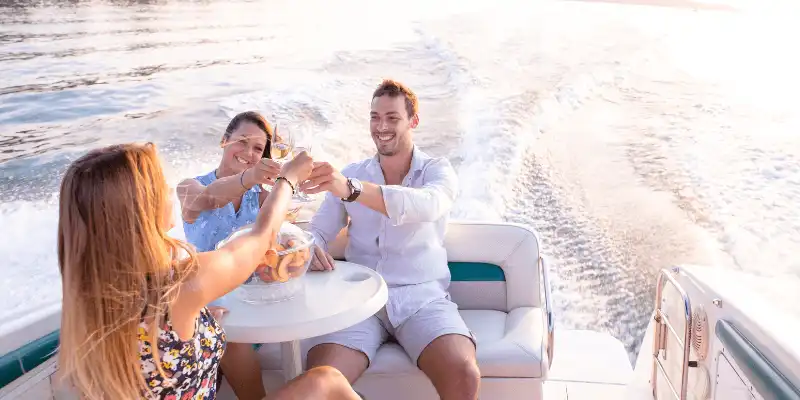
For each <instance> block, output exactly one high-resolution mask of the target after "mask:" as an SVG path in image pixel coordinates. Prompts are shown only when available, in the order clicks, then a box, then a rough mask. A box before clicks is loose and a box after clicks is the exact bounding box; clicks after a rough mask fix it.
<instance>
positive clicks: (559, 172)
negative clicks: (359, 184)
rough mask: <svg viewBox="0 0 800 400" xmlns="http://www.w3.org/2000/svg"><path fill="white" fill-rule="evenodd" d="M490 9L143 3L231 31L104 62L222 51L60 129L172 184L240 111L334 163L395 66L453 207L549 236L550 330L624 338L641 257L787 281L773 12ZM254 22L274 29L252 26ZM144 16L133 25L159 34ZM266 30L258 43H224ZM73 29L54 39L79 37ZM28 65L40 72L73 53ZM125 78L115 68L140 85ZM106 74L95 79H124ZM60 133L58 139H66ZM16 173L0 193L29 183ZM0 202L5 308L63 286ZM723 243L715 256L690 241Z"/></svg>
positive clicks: (794, 157)
mask: <svg viewBox="0 0 800 400" xmlns="http://www.w3.org/2000/svg"><path fill="white" fill-rule="evenodd" d="M744 2H745V1H744V0H743V1H742V3H744ZM514 3H517V4H514ZM493 4H494V3H490V2H485V1H477V0H475V1H468V2H456V1H455V0H450V1H445V2H436V3H431V2H424V1H421V0H420V1H417V0H412V1H411V2H407V3H404V5H405V9H404V12H391V13H390V15H391V20H392V23H393V24H394V25H396V26H397V27H398V28H397V29H386V27H385V26H386V19H384V18H379V17H375V18H361V17H359V18H356V17H354V16H353V14H354V13H353V10H358V11H361V12H362V14H365V15H373V16H374V15H381V13H386V12H387V10H385V9H384V7H382V6H381V5H380V4H377V3H375V2H369V1H366V0H351V1H346V2H345V4H344V5H342V4H341V3H331V2H327V3H326V2H319V3H313V4H312V5H309V4H308V3H303V4H302V5H301V4H300V3H288V2H287V3H286V4H284V5H281V6H280V7H278V6H275V5H273V4H271V3H270V4H266V3H263V4H262V3H258V2H248V3H241V4H240V3H213V2H212V3H209V4H205V5H202V4H193V5H187V4H184V3H180V4H178V3H175V4H172V3H170V5H169V6H164V7H168V9H169V13H166V12H164V13H165V14H169V18H167V17H166V16H163V15H160V14H159V11H158V10H160V9H159V8H158V7H161V6H154V7H153V9H152V10H150V9H148V10H147V11H146V12H147V13H149V14H148V15H150V16H152V17H154V18H156V19H158V18H161V17H164V18H167V19H168V20H169V21H167V22H165V23H164V24H165V27H169V28H179V27H186V26H194V25H200V26H201V27H204V26H205V25H203V24H206V25H208V23H207V21H205V19H206V18H208V15H213V16H215V17H216V18H215V25H216V24H220V25H223V27H222V28H214V30H213V31H212V30H211V28H209V29H206V28H208V27H204V28H203V29H199V30H186V31H183V30H180V29H173V30H171V31H170V32H169V33H165V35H164V36H159V35H158V34H154V35H153V37H154V38H155V39H153V40H156V39H159V40H163V41H164V42H165V43H169V41H170V40H179V41H180V40H188V39H192V38H196V36H204V37H205V36H209V37H216V38H217V39H225V40H229V41H228V42H224V43H213V44H209V45H207V46H205V47H204V46H200V45H192V46H188V45H181V46H177V47H175V48H173V47H171V46H166V47H161V48H155V49H149V48H143V49H141V50H127V51H125V52H119V51H118V52H113V53H108V54H105V55H103V60H104V61H103V64H102V66H105V65H106V64H108V65H109V66H113V68H112V69H111V70H112V72H114V73H117V72H119V71H123V72H124V71H128V70H129V69H131V68H134V67H137V66H140V64H142V65H150V64H154V65H156V64H158V65H160V64H161V61H163V64H167V65H166V67H169V66H170V65H169V64H170V63H172V64H180V65H192V60H194V59H197V60H201V61H208V60H217V59H222V61H232V62H231V63H230V64H225V63H221V64H219V65H212V66H207V67H200V68H185V69H177V70H176V71H174V72H169V71H158V68H155V70H156V71H155V72H154V73H153V74H152V76H148V78H147V80H146V83H144V81H143V82H142V85H149V86H147V87H148V88H150V89H153V90H151V91H140V92H137V93H145V94H147V95H148V96H152V98H150V97H147V96H145V95H144V94H143V95H142V96H144V97H142V99H141V103H143V104H144V103H146V104H148V107H152V109H153V111H154V112H155V111H158V112H159V113H154V114H152V115H148V116H147V117H145V118H141V119H125V118H123V117H122V116H119V117H118V118H116V119H110V120H109V121H110V122H108V123H107V124H104V123H99V122H98V123H97V124H95V125H91V124H90V125H82V126H80V127H72V128H73V129H71V130H70V127H69V126H68V125H69V123H70V121H66V122H64V124H65V125H67V126H66V127H64V128H63V129H64V131H65V132H69V133H70V134H71V135H74V136H80V138H81V139H83V138H84V137H83V136H81V134H83V133H84V132H83V131H91V132H89V133H88V134H87V136H86V137H88V138H90V139H91V138H93V136H92V135H96V136H101V137H102V139H100V143H107V142H110V141H113V140H116V139H119V138H126V139H127V138H136V139H141V138H143V137H144V138H147V139H152V140H155V141H156V142H157V143H158V144H159V146H160V148H161V149H162V157H163V160H164V164H165V168H166V173H167V176H168V181H169V182H170V184H172V185H174V184H176V183H177V182H178V181H179V180H180V179H182V178H186V177H193V176H197V175H200V174H204V173H206V172H208V171H210V170H211V169H213V168H215V167H216V165H217V163H218V160H219V156H220V153H219V150H218V147H217V145H218V140H219V135H221V133H222V129H224V126H225V125H226V124H227V120H228V119H229V118H230V117H232V116H233V115H234V114H236V113H238V112H241V111H244V110H249V109H255V110H259V111H261V112H263V113H265V114H266V115H267V116H268V117H270V118H271V117H272V116H276V117H278V118H279V121H283V122H285V123H287V124H290V125H291V126H292V130H295V129H297V130H307V131H309V132H313V134H314V137H315V138H316V140H315V143H314V147H313V151H312V153H313V154H314V156H315V157H316V158H318V159H324V160H326V161H330V162H331V163H333V164H334V165H336V166H338V167H342V166H344V165H345V164H347V163H349V162H352V161H356V160H360V159H362V158H364V157H367V156H370V155H372V154H373V152H374V144H373V143H372V141H371V139H370V137H369V132H368V131H367V126H368V122H367V111H368V107H369V94H370V93H371V91H372V90H373V89H374V86H375V84H376V83H377V81H378V80H379V79H380V78H384V77H394V78H397V79H399V80H401V81H404V82H405V83H408V84H409V85H410V86H411V87H412V88H413V89H415V90H416V91H417V92H418V94H420V98H421V99H423V102H422V104H421V118H422V124H421V127H420V129H419V130H418V132H417V133H416V134H418V136H416V138H417V139H418V143H424V144H425V146H423V149H424V150H428V149H429V148H430V149H431V150H432V152H437V153H438V154H439V155H445V156H447V157H449V158H450V159H451V160H453V162H454V165H456V167H457V173H458V176H459V179H460V186H461V193H460V197H459V198H458V199H457V201H456V204H455V207H454V210H453V212H452V216H453V217H455V218H469V219H482V220H497V219H501V218H515V219H516V220H517V221H521V222H524V223H529V224H537V226H535V227H536V228H537V229H541V230H543V231H544V230H548V231H547V232H548V236H547V237H545V238H544V239H545V243H546V246H548V247H547V248H545V249H544V250H545V252H546V253H548V254H549V255H554V256H555V257H557V258H558V259H557V260H554V261H557V262H558V263H559V264H558V265H556V266H554V272H555V274H554V276H553V277H552V278H553V281H554V282H553V283H554V285H555V286H556V295H557V299H556V300H557V303H556V307H557V308H558V310H560V311H561V313H560V314H559V323H563V324H566V325H567V326H570V327H574V326H577V327H585V328H597V327H605V328H606V329H608V330H610V331H613V332H614V334H616V335H618V336H622V337H625V336H628V337H630V336H635V335H639V334H641V332H639V331H637V330H636V329H638V328H637V326H638V324H640V323H641V322H642V321H639V320H638V319H642V318H639V317H640V316H639V315H637V314H636V312H632V311H631V308H636V307H639V308H642V310H644V311H643V313H647V312H648V305H647V302H648V301H650V297H651V294H650V293H649V289H650V288H651V285H652V284H653V283H654V282H650V281H649V280H648V279H649V278H650V276H651V275H652V271H651V270H652V269H655V268H657V267H661V266H662V265H661V264H663V263H669V262H672V261H675V260H677V261H685V260H687V259H688V260H690V261H698V260H700V261H702V262H704V263H705V262H707V263H710V264H718V265H720V266H721V267H723V268H742V269H746V270H749V271H756V272H758V273H761V274H764V275H771V276H775V277H777V278H778V279H784V277H786V276H789V277H795V278H796V279H800V264H799V263H798V258H797V256H796V255H795V254H793V253H792V251H793V250H794V249H797V248H798V247H800V219H799V218H797V217H796V214H797V212H796V210H795V208H796V207H795V205H796V204H797V202H798V199H800V152H799V151H800V150H799V149H800V142H798V140H799V139H798V138H799V137H800V135H796V134H794V133H795V132H797V131H799V130H800V119H798V117H797V115H800V113H798V108H797V104H798V103H797V101H795V97H796V93H797V92H798V91H800V84H798V83H797V81H798V80H799V79H798V78H797V74H795V73H794V71H797V70H800V65H797V62H794V61H792V60H789V59H788V58H789V57H779V55H781V54H785V53H787V52H788V51H789V48H788V47H782V46H786V45H785V44H783V43H784V42H781V41H779V40H777V39H776V38H790V37H800V35H798V34H796V32H794V31H791V32H790V31H789V30H788V29H789V28H787V26H788V22H791V23H792V24H793V23H794V22H793V21H788V22H787V20H790V18H789V17H788V16H786V15H784V16H783V17H782V19H780V18H778V19H772V20H770V21H772V22H770V21H767V20H766V18H762V19H757V18H755V19H752V20H747V21H746V22H743V21H742V19H745V18H750V17H745V16H743V15H739V14H736V13H727V14H725V13H717V14H713V13H710V12H705V11H699V12H691V11H690V10H685V9H679V8H669V7H642V6H626V5H619V4H614V3H613V2H560V1H559V2H521V1H518V2H515V1H509V2H503V3H501V4H498V5H493ZM490 6H491V7H490ZM309 7H312V8H314V10H315V12H314V13H308V10H309ZM494 7H496V9H492V10H490V8H494ZM101 11H102V12H103V13H120V15H122V16H123V17H124V16H125V15H126V13H128V12H129V11H126V10H125V9H124V8H113V7H109V8H103V9H102V10H101ZM162 11H164V10H162ZM42 12H44V11H42ZM97 12H100V11H97ZM142 12H145V11H142ZM194 12H196V13H197V15H195V14H194ZM36 15H38V17H42V15H39V14H36ZM104 15H105V14H104ZM115 15H116V14H115ZM177 15H180V17H176V16H177ZM262 15H269V17H270V18H269V19H268V20H269V22H270V24H272V25H271V26H273V27H274V26H277V29H275V30H272V31H269V32H267V31H265V29H266V28H264V27H263V26H261V25H259V24H262V23H263V17H262ZM387 15H389V14H387ZM775 16H777V14H776V15H775ZM88 17H92V15H89V16H88ZM48 18H49V17H48ZM192 18H195V19H196V20H192ZM176 19H177V20H178V21H174V20H176ZM184 19H186V21H184ZM775 21H782V22H781V23H785V22H786V23H787V25H785V26H783V25H781V26H775V25H780V24H778V23H776V22H775ZM159 23H160V22H158V21H149V22H147V24H152V26H153V27H155V28H154V29H155V30H156V31H157V30H158V29H161V28H163V27H161V28H160V27H159V26H160V25H159ZM65 24H73V25H71V28H70V29H77V25H74V23H69V22H66V23H65ZM759 24H761V25H759ZM33 25H36V24H33ZM56 25H57V24H56ZM89 25H90V26H91V27H92V29H95V28H97V29H100V28H102V29H107V28H108V27H107V24H104V23H99V24H96V25H93V24H89ZM249 25H252V26H249ZM148 26H150V25H148ZM226 26H228V27H226ZM248 26H249V27H248ZM745 26H746V27H750V29H742V27H745ZM675 27H680V29H675ZM38 28H39V30H38V31H37V32H39V33H46V29H44V28H43V27H41V26H40V27H38ZM13 29H18V28H16V27H15V28H13ZM19 29H22V28H19ZM65 29H66V28H65ZM68 30H69V29H67V31H68ZM795 30H796V29H795ZM214 32H219V35H215V34H214ZM265 32H267V33H265ZM309 32H310V34H309ZM319 32H325V33H326V34H325V35H320V34H319ZM793 32H794V33H793ZM265 35H274V37H272V36H270V37H266V38H264V39H261V40H256V41H249V42H244V41H243V42H241V43H237V42H236V41H230V40H234V39H236V38H238V37H242V38H244V37H249V36H265ZM132 36H136V35H132ZM140 36H141V35H140ZM90 39H91V38H83V39H74V40H73V39H70V40H71V41H70V42H69V43H71V44H70V46H72V45H75V47H81V46H84V47H86V45H90V44H91V40H90ZM65 40H66V39H65ZM124 40H131V41H133V43H130V42H126V43H123V44H125V45H128V44H141V43H142V40H143V39H142V37H138V38H136V39H135V40H134V39H133V38H128V39H126V38H125V37H120V41H124ZM79 45H80V46H79ZM103 45H104V46H105V45H106V44H105V43H104V44H103ZM42 46H44V47H43V48H44V49H45V50H46V51H55V50H63V49H60V48H54V47H53V46H54V44H53V43H49V42H48V43H46V44H42ZM48 46H49V47H48ZM55 46H57V45H55ZM194 46H197V47H194ZM221 48H224V49H226V52H225V54H218V52H219V49H221ZM13 49H16V50H14V51H21V50H20V49H19V48H17V47H15V48H13ZM28 50H30V49H28ZM711 50H714V51H713V53H714V55H713V56H709V54H710V53H711ZM26 51H27V50H26ZM173 52H174V53H175V54H172V53H173ZM92 57H98V55H97V54H88V55H81V54H78V55H76V56H74V57H72V58H65V59H64V61H63V62H66V63H73V64H74V65H76V66H79V67H80V68H82V69H81V73H83V72H85V71H83V68H91V67H92V65H93V64H92V62H91V61H92ZM45 58H46V59H47V60H46V61H41V62H42V63H47V65H48V68H51V67H52V68H56V70H58V71H63V70H64V69H65V68H67V67H68V66H69V65H67V64H64V63H63V62H62V61H59V60H61V59H59V58H54V57H45ZM254 60H255V61H254ZM35 62H39V61H34V63H35ZM3 63H5V62H3ZM17 63H18V64H17ZM237 63H239V64H237ZM6 65H11V64H4V66H6ZM20 65H22V66H25V65H27V64H22V62H21V61H20V62H15V64H13V65H12V66H16V68H17V69H25V71H26V72H24V74H30V71H37V69H36V68H35V65H36V64H33V65H34V66H33V67H25V68H22V67H20ZM43 71H45V72H46V71H50V69H43ZM9 76H10V75H9ZM24 76H25V77H26V78H25V79H28V78H27V77H28V76H29V75H24ZM135 76H137V75H135V74H132V75H126V76H125V78H124V79H123V80H122V81H121V82H124V85H130V86H131V87H133V88H137V84H138V83H137V81H136V79H134V78H133V77H135ZM51 78H52V79H51ZM107 78H108V80H109V83H108V84H107V85H98V86H104V87H108V88H111V89H115V88H116V89H119V88H120V87H121V86H123V84H122V83H120V82H117V81H116V80H115V79H118V78H115V77H114V76H109V77H107ZM9 79H10V78H9ZM47 79H50V80H52V81H58V80H60V79H64V77H63V76H62V75H58V74H56V75H53V76H49V75H48V77H47ZM138 89H141V88H140V87H139V88H138ZM81 90H83V91H88V90H90V88H89V89H87V88H86V87H82V88H80V89H76V90H75V91H74V92H65V95H75V96H76V98H75V102H76V104H79V105H80V104H81V103H80V102H81V101H82V100H81V97H80V95H79V94H80V91H81ZM130 90H131V91H133V89H130ZM76 93H77V94H76ZM187 93H188V94H187ZM184 95H185V96H186V97H182V96H184ZM193 96H194V97H193ZM134 97H135V96H134ZM93 99H94V100H91V101H90V104H96V103H97V100H96V99H97V98H96V97H95V98H93ZM87 101H88V100H87ZM136 101H139V100H138V98H137V100H136ZM35 105H36V104H34V106H35ZM161 105H166V106H164V107H161ZM148 110H149V109H148ZM181 112H184V113H185V114H180V113H181ZM85 118H86V119H87V120H90V119H92V118H95V117H92V116H86V117H85ZM3 128H4V129H5V126H4V127H3ZM14 129H16V127H15V128H14ZM22 129H23V128H20V129H19V130H22ZM64 136H65V138H64V139H63V140H64V142H59V143H67V141H68V140H72V139H71V137H70V136H68V135H64ZM86 143H95V142H91V141H90V140H88V141H86ZM28 146H30V147H32V146H34V145H33V144H29V145H28ZM65 146H66V145H65ZM171 146H172V147H171ZM56 148H57V147H56ZM26 154H29V153H26ZM45 157H46V156H45ZM0 168H3V165H2V164H0ZM31 168H33V169H36V168H37V166H36V165H35V164H34V166H33V167H31ZM2 172H4V171H3V170H2V169H0V173H2ZM21 186H22V185H21V184H18V185H17V187H15V188H14V190H13V191H14V192H15V193H16V194H19V193H20V192H24V191H25V190H26V188H23V187H21ZM6 193H7V192H6V191H5V188H3V192H2V193H0V194H3V195H6ZM22 195H26V194H25V193H23V194H20V196H22ZM13 196H14V194H12V195H9V197H8V198H9V200H8V201H6V202H4V203H2V204H0V226H2V230H0V254H2V258H1V259H0V263H2V265H0V267H2V270H3V272H4V273H3V278H2V280H0V304H3V308H2V309H0V321H3V320H8V319H9V318H11V319H13V318H14V316H16V315H20V314H21V313H25V312H27V310H31V309H33V308H37V307H41V306H43V305H46V304H50V303H52V302H57V301H58V300H59V298H60V278H59V274H58V268H57V262H56V250H55V248H56V224H57V208H56V202H55V200H54V199H50V198H48V199H46V200H44V199H37V198H34V200H32V201H30V202H28V201H21V200H18V199H16V197H13ZM4 198H5V197H4ZM540 200H542V201H540ZM175 201H176V205H177V199H175ZM174 212H175V220H176V222H178V224H177V225H176V227H175V229H173V230H172V231H170V234H171V235H173V236H175V237H179V238H181V237H183V229H182V224H181V223H180V214H179V209H178V208H177V207H176V209H175V210H174ZM720 249H721V250H724V251H725V254H727V255H730V257H728V258H726V257H722V256H721V257H719V258H715V255H713V254H712V255H711V256H708V257H706V255H705V254H704V253H706V252H708V253H714V252H715V251H718V250H720ZM623 264H626V265H623ZM627 264H630V265H627ZM648 274H650V275H648ZM642 277H643V278H642ZM632 296H635V297H633V298H634V299H635V300H634V301H635V302H637V304H635V305H634V306H633V307H632V306H631V304H630V298H631V297H632ZM0 323H2V322H0ZM620 327H621V328H620Z"/></svg>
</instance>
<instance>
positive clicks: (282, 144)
mask: <svg viewBox="0 0 800 400" xmlns="http://www.w3.org/2000/svg"><path fill="white" fill-rule="evenodd" d="M304 149H305V150H306V151H310V147H308V148H306V147H304ZM300 151H302V150H300ZM297 152H299V151H298V150H296V148H295V135H293V134H292V131H291V130H290V129H289V128H288V127H287V126H285V125H281V124H278V123H276V124H275V129H274V130H273V131H272V138H271V140H270V149H269V154H270V158H272V160H273V161H275V162H277V163H278V164H283V163H286V162H288V161H290V160H291V159H292V157H294V155H295V154H296V153H297ZM297 185H298V186H299V185H300V182H297ZM261 187H262V188H263V189H264V190H267V191H270V190H272V187H270V186H268V185H261ZM312 201H313V199H312V198H310V197H308V195H304V194H301V193H300V192H297V193H295V195H294V196H292V199H291V203H290V205H289V212H288V214H287V220H288V221H290V222H293V221H294V220H295V219H296V218H297V214H298V213H299V212H300V209H301V208H303V205H304V204H306V203H310V202H312Z"/></svg>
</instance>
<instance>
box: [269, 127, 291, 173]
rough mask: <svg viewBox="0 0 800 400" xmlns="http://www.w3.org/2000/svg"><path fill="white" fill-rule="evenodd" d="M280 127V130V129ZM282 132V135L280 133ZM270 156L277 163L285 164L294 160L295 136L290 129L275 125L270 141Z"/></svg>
mask: <svg viewBox="0 0 800 400" xmlns="http://www.w3.org/2000/svg"><path fill="white" fill-rule="evenodd" d="M279 127H280V129H278V128H279ZM278 132H280V134H279V133H278ZM270 142H271V143H270V153H269V154H270V156H271V158H272V159H273V160H275V162H277V163H279V164H283V163H285V162H287V161H289V160H291V159H292V149H293V148H294V136H293V135H292V131H291V130H289V128H288V127H285V126H282V125H279V124H277V123H276V124H275V129H274V130H273V131H272V140H271V141H270Z"/></svg>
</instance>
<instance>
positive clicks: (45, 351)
mask: <svg viewBox="0 0 800 400" xmlns="http://www.w3.org/2000/svg"><path fill="white" fill-rule="evenodd" d="M58 334H59V331H55V332H52V333H50V334H47V335H45V336H43V337H40V338H39V339H36V340H34V341H33V342H30V343H28V344H26V345H24V346H22V347H20V348H18V349H16V350H14V351H11V352H9V353H7V354H5V355H3V356H2V357H0V388H2V387H5V386H6V385H8V384H9V383H11V382H14V381H15V380H16V379H17V378H19V377H21V376H22V375H24V374H26V373H28V372H30V371H31V370H33V369H34V368H36V367H38V366H39V365H41V364H42V363H43V362H45V361H47V360H49V359H50V358H51V357H52V356H53V355H54V354H55V353H56V350H57V349H58Z"/></svg>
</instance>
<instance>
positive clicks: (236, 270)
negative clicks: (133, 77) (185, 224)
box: [58, 144, 358, 400]
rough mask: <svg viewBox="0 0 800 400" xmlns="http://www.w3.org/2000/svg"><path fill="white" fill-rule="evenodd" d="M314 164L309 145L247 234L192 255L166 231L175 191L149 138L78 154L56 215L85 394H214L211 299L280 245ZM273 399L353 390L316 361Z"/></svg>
mask: <svg viewBox="0 0 800 400" xmlns="http://www.w3.org/2000/svg"><path fill="white" fill-rule="evenodd" d="M311 168H312V160H311V157H309V156H308V155H307V154H306V153H300V154H299V155H298V156H297V157H295V159H294V160H292V161H290V162H288V163H286V164H285V165H283V167H282V168H281V171H280V173H279V175H278V176H277V177H276V178H275V186H274V189H273V190H272V191H271V193H270V195H269V196H268V197H267V199H266V200H265V201H264V204H263V207H262V208H261V211H260V212H259V214H258V216H257V218H256V221H255V226H254V229H253V230H252V232H251V233H249V234H247V235H243V236H242V237H240V238H237V239H236V240H234V241H232V242H231V243H230V245H229V246H225V248H223V249H220V250H216V251H208V252H201V253H195V251H194V250H193V248H192V247H191V246H189V245H187V244H186V243H183V242H181V241H178V240H176V239H173V238H170V237H169V236H167V233H166V232H167V231H168V230H169V229H170V228H171V226H172V224H173V221H172V204H171V198H172V196H171V195H170V191H169V189H168V186H167V183H166V181H165V178H164V174H163V172H162V168H161V164H160V161H159V159H158V155H157V152H156V148H155V146H154V145H153V144H144V145H137V144H125V145H115V146H110V147H106V148H102V149H98V150H94V151H92V152H90V153H88V154H87V155H85V156H83V157H81V158H80V159H78V160H76V161H75V162H74V163H72V165H71V166H70V167H69V169H68V170H67V172H66V174H65V176H64V179H63V181H62V184H61V194H60V210H59V222H58V260H59V266H60V269H61V279H62V289H63V300H62V318H61V337H60V340H61V347H60V351H59V375H60V378H62V381H61V382H62V383H65V384H66V385H67V386H68V387H69V388H70V389H71V390H73V391H75V392H76V394H78V396H79V397H80V398H84V399H114V400H117V399H120V400H123V399H140V398H147V399H176V400H177V399H189V398H191V399H213V398H215V394H216V381H217V379H216V378H217V370H218V366H219V360H220V359H221V357H222V355H223V353H224V351H225V333H224V332H223V330H222V328H221V327H220V325H219V324H218V323H217V321H216V320H215V319H214V317H213V316H212V315H211V313H210V312H209V311H208V309H207V308H206V304H208V303H209V302H210V301H212V300H213V299H216V298H218V297H220V296H221V295H223V294H225V293H227V292H229V291H231V290H233V289H234V288H236V287H237V286H238V285H239V284H240V283H242V282H243V281H244V280H246V279H247V277H248V276H250V274H251V273H252V272H253V271H254V270H255V268H256V266H257V264H258V262H259V259H261V258H262V257H263V255H264V253H265V252H266V251H267V250H268V249H270V248H272V247H273V245H274V242H275V240H276V235H277V232H278V229H279V227H280V224H281V223H282V221H283V218H284V216H285V215H286V205H287V204H288V203H289V199H290V197H291V195H292V192H293V190H294V188H296V187H297V185H298V182H301V181H303V180H305V179H306V178H307V176H308V174H309V173H310V171H311ZM184 252H185V253H184ZM181 254H185V255H184V256H181ZM186 254H188V256H187V255H186ZM268 398H272V399H283V398H314V399H326V398H328V399H358V396H357V395H356V394H355V392H354V391H353V390H352V388H350V386H349V384H348V383H347V381H346V379H345V378H344V377H343V376H342V375H341V373H339V372H338V371H336V370H335V369H332V368H320V369H312V370H310V371H308V372H307V373H305V374H303V375H301V376H300V377H298V378H296V379H294V380H293V381H291V382H289V384H287V385H286V386H285V387H283V388H282V389H281V390H280V391H278V392H276V393H274V394H272V395H271V396H268Z"/></svg>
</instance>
